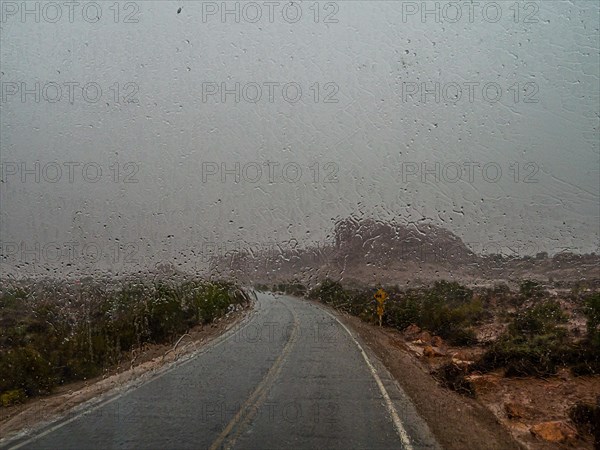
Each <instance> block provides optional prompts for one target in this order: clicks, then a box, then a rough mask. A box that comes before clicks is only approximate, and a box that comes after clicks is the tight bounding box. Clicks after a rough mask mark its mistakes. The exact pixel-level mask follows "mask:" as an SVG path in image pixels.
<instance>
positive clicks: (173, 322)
mask: <svg viewBox="0 0 600 450" xmlns="http://www.w3.org/2000/svg"><path fill="white" fill-rule="evenodd" d="M246 302H247V298H246V296H245V294H244V293H243V292H242V291H241V290H239V289H237V288H236V287H235V286H234V285H232V284H231V283H228V282H218V281H217V282H213V281H204V280H181V281H177V282H174V281H166V280H152V281H149V280H142V279H136V280H128V281H123V282H119V283H106V282H104V281H98V280H93V279H86V280H82V281H78V282H76V283H73V282H66V281H65V282H58V281H36V282H18V283H15V282H12V283H4V285H3V286H2V288H1V290H0V322H1V323H0V329H1V331H0V400H1V404H2V406H10V405H12V404H15V403H20V402H23V401H25V400H26V399H27V398H30V397H35V396H39V395H44V394H48V393H50V392H51V391H52V389H53V388H54V387H56V386H58V385H61V384H65V383H68V382H70V381H75V380H82V379H89V378H91V377H95V376H98V375H100V374H102V373H103V372H104V371H106V370H107V369H109V368H110V367H112V366H115V365H116V364H119V363H120V362H121V361H123V360H126V359H131V357H132V354H134V353H135V352H136V350H137V349H139V348H140V347H141V346H143V345H144V344H152V343H168V342H172V341H173V340H175V339H176V338H178V337H179V336H181V335H182V334H184V333H186V332H187V331H188V330H189V329H190V328H192V327H194V326H196V325H199V324H208V323H211V322H213V321H215V320H216V319H217V318H218V317H220V316H223V315H224V314H226V313H227V311H230V310H231V309H233V308H235V307H236V305H240V304H244V303H246Z"/></svg>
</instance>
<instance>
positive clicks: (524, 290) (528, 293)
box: [519, 280, 544, 298]
mask: <svg viewBox="0 0 600 450" xmlns="http://www.w3.org/2000/svg"><path fill="white" fill-rule="evenodd" d="M519 291H520V293H521V295H522V296H523V297H525V298H539V297H542V296H543V295H544V289H543V287H542V285H541V284H540V283H538V282H537V281H533V280H524V281H522V282H521V285H520V286H519Z"/></svg>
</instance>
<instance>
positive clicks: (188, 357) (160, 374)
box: [6, 304, 257, 450]
mask: <svg viewBox="0 0 600 450" xmlns="http://www.w3.org/2000/svg"><path fill="white" fill-rule="evenodd" d="M255 306H257V305H256V304H255ZM250 311H251V312H250V314H248V315H247V316H246V317H245V318H244V319H242V321H241V322H240V323H237V324H234V325H233V326H232V327H231V328H229V330H227V331H226V332H225V333H224V334H221V335H220V336H218V337H216V338H215V339H213V340H212V341H210V342H208V343H207V344H206V345H205V346H204V347H201V348H199V349H198V350H197V351H195V352H192V353H189V354H188V355H185V356H184V359H182V360H179V361H174V363H173V364H171V365H169V366H167V367H165V368H163V370H160V369H159V371H158V373H155V374H154V376H152V375H150V376H149V377H148V379H146V380H144V381H143V382H142V383H140V384H139V385H137V386H131V385H130V386H129V387H125V388H124V390H123V391H122V392H119V393H117V394H116V395H114V397H110V398H109V399H108V400H105V401H103V402H100V403H97V404H95V405H93V406H91V407H86V406H85V403H83V404H82V405H78V406H80V407H82V408H83V411H81V412H80V413H78V414H75V415H74V416H73V417H71V418H70V419H68V420H65V421H61V418H60V417H59V418H58V419H56V420H54V422H59V423H57V424H56V425H54V426H52V427H50V428H48V429H46V430H44V431H43V432H42V433H39V434H36V435H34V436H31V437H30V438H29V439H26V440H24V441H23V442H20V443H19V444H17V445H15V446H13V447H6V448H7V449H8V450H17V449H19V448H21V447H23V446H25V445H28V444H31V443H32V442H35V441H37V440H38V439H41V438H42V437H44V436H46V435H48V434H50V433H52V432H54V431H56V430H58V429H60V428H62V427H64V426H65V425H68V424H70V423H71V422H73V421H75V420H78V419H79V418H81V417H83V416H85V415H87V414H90V413H92V412H93V411H96V410H97V409H100V408H102V407H103V406H106V405H109V404H111V403H112V402H114V401H116V400H118V399H120V398H122V397H124V396H125V395H127V394H129V393H130V392H133V391H135V390H136V389H138V388H140V387H142V386H144V385H146V384H148V383H150V382H151V381H154V380H158V379H159V378H162V377H163V376H165V375H166V374H168V373H169V372H171V371H173V370H174V369H176V368H179V367H183V366H184V365H186V364H188V363H189V362H190V361H192V360H193V359H195V358H196V357H197V356H200V355H201V354H203V353H206V352H207V351H209V350H212V349H214V348H215V347H218V346H219V345H221V344H223V343H224V342H227V341H228V340H230V339H231V338H232V337H234V336H235V335H236V334H237V332H238V331H240V330H242V329H243V328H246V327H247V326H248V323H250V321H251V319H252V318H253V317H254V316H255V314H256V312H257V309H256V308H252V309H251V310H250ZM242 324H243V327H242V326H240V325H242ZM236 325H237V326H236ZM148 373H149V372H146V373H145V374H148ZM145 374H141V375H142V376H143V375H145ZM136 381H139V378H138V380H135V379H134V380H131V381H130V382H129V383H128V384H135V382H136ZM120 388H121V389H123V387H122V386H121V387H117V388H115V389H120ZM107 395H110V393H108V394H107ZM94 400H96V401H97V400H98V399H97V398H96V399H92V400H90V402H93V401H94ZM75 408H77V406H75ZM68 414H69V413H68V412H67V413H66V415H68ZM63 418H64V415H63ZM50 423H52V422H50ZM18 439H19V438H18V437H15V438H13V439H11V440H18ZM7 444H8V443H7ZM9 445H10V444H9Z"/></svg>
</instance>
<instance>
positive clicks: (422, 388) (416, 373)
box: [321, 304, 525, 450]
mask: <svg viewBox="0 0 600 450" xmlns="http://www.w3.org/2000/svg"><path fill="white" fill-rule="evenodd" d="M321 306H323V305H322V304H321ZM327 309H329V310H330V311H331V312H332V313H333V314H335V315H336V316H337V317H339V318H340V320H341V321H342V322H343V323H344V324H346V326H348V327H349V328H350V329H351V330H353V331H354V332H355V333H356V334H357V335H358V336H359V337H360V339H361V340H362V341H363V342H364V343H365V344H366V345H368V346H369V348H370V349H371V350H372V351H373V352H374V353H375V354H376V355H377V357H378V358H379V359H380V360H381V362H382V363H383V364H384V365H385V366H386V367H387V369H388V370H389V371H390V373H391V374H392V375H393V376H394V377H395V378H396V380H397V381H398V383H399V384H400V385H401V386H402V388H403V389H404V391H405V392H406V394H407V395H408V396H409V397H410V398H411V400H412V401H413V403H414V405H415V407H416V409H417V411H418V413H419V414H420V415H421V417H422V418H423V419H424V420H425V421H426V422H427V424H428V425H429V427H430V429H431V431H432V432H433V433H434V435H435V437H436V438H437V440H438V442H439V443H440V444H441V445H442V447H443V448H445V449H448V450H454V449H456V450H463V449H465V448H469V449H482V450H483V449H489V450H491V449H498V450H504V449H523V448H525V447H523V446H522V445H520V444H519V443H518V442H517V441H515V440H514V439H513V438H512V436H511V435H510V433H509V432H508V431H507V430H506V429H505V428H504V427H503V426H502V425H501V424H500V423H499V422H498V420H497V419H496V417H495V416H494V414H493V413H492V412H491V411H489V410H488V409H487V408H486V407H485V406H483V405H481V404H480V403H478V402H477V401H475V400H473V399H469V398H466V397H463V396H461V395H459V394H457V393H455V392H453V391H450V390H448V389H444V388H442V387H440V386H439V385H438V384H437V382H436V381H435V380H434V379H433V378H432V377H431V375H430V374H429V372H428V370H427V369H426V368H425V367H424V366H423V365H422V364H421V363H420V362H419V361H418V360H417V359H416V358H415V357H413V356H411V354H410V350H409V349H408V347H407V346H406V344H405V342H404V340H403V339H402V337H401V336H400V335H399V334H398V333H397V332H395V331H394V330H389V329H386V328H379V327H376V326H373V325H370V324H367V323H365V322H363V321H361V320H360V319H359V318H357V317H352V316H349V315H346V314H342V313H340V312H339V311H336V310H334V309H332V308H328V307H327Z"/></svg>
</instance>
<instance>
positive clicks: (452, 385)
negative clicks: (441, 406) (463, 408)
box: [433, 363, 475, 397]
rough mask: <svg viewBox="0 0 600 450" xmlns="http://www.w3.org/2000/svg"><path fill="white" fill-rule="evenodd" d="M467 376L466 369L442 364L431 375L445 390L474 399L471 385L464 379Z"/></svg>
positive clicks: (450, 364)
mask: <svg viewBox="0 0 600 450" xmlns="http://www.w3.org/2000/svg"><path fill="white" fill-rule="evenodd" d="M467 375H468V370H467V369H466V368H462V367H459V366H457V365H455V364H453V363H447V364H444V365H443V366H442V367H440V368H439V369H438V370H436V371H435V372H434V373H433V376H434V378H435V379H436V380H438V382H439V383H440V384H441V385H442V386H443V387H445V388H448V389H451V390H453V391H456V392H458V393H460V394H462V395H466V396H467V397H475V388H474V387H473V384H472V383H471V382H470V381H469V380H467V379H466V378H465V377H466V376H467Z"/></svg>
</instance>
